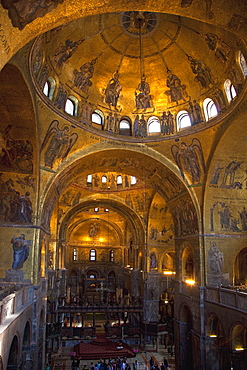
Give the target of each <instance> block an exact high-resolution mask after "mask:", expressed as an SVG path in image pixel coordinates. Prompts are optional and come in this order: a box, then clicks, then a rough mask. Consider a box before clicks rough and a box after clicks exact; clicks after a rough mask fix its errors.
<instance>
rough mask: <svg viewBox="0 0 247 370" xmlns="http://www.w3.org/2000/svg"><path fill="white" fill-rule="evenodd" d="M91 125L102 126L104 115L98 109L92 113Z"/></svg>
mask: <svg viewBox="0 0 247 370" xmlns="http://www.w3.org/2000/svg"><path fill="white" fill-rule="evenodd" d="M92 123H95V124H96V125H101V126H103V125H104V115H103V113H102V112H101V111H100V110H99V109H95V111H94V112H93V113H92Z"/></svg>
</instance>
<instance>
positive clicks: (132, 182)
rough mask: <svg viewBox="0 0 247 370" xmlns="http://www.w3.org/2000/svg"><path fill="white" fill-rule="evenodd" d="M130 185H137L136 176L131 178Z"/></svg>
mask: <svg viewBox="0 0 247 370" xmlns="http://www.w3.org/2000/svg"><path fill="white" fill-rule="evenodd" d="M130 184H131V185H135V184H136V177H135V176H130Z"/></svg>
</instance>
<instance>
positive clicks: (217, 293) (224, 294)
mask: <svg viewBox="0 0 247 370" xmlns="http://www.w3.org/2000/svg"><path fill="white" fill-rule="evenodd" d="M205 301H208V302H212V303H217V304H220V305H222V306H227V307H231V308H235V309H237V310H242V311H244V312H246V313H247V293H246V292H244V291H242V290H239V288H238V287H222V286H220V287H207V288H206V289H205Z"/></svg>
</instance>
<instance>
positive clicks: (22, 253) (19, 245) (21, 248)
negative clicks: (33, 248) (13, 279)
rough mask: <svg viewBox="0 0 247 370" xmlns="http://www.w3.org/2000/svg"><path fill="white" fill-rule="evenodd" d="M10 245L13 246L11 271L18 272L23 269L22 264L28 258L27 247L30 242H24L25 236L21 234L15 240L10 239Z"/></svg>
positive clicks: (28, 249)
mask: <svg viewBox="0 0 247 370" xmlns="http://www.w3.org/2000/svg"><path fill="white" fill-rule="evenodd" d="M11 244H12V246H13V252H14V255H13V264H12V269H13V270H19V269H21V268H22V267H23V264H24V262H25V261H26V260H27V258H28V256H29V251H30V248H29V245H30V240H25V234H21V235H20V236H19V237H17V238H15V237H14V238H12V239H11Z"/></svg>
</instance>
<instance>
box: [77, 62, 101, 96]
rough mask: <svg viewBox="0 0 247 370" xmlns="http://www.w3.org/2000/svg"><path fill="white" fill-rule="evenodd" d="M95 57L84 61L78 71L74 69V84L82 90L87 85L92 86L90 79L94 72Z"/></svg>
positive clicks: (85, 88)
mask: <svg viewBox="0 0 247 370" xmlns="http://www.w3.org/2000/svg"><path fill="white" fill-rule="evenodd" d="M95 63H96V59H93V60H92V61H91V62H87V63H84V64H83V65H82V66H81V67H80V71H78V70H77V69H75V70H74V84H75V86H76V87H78V89H80V90H82V91H84V90H87V88H88V87H89V86H92V81H90V79H91V78H92V77H93V74H94V65H95Z"/></svg>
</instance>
